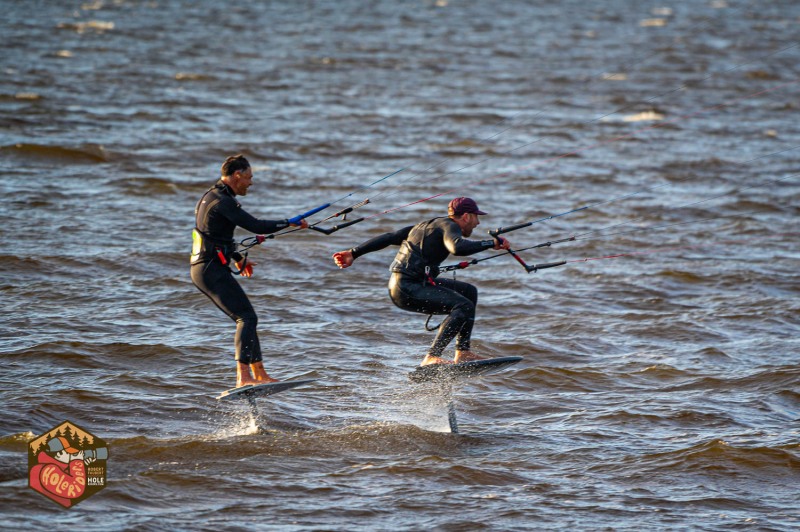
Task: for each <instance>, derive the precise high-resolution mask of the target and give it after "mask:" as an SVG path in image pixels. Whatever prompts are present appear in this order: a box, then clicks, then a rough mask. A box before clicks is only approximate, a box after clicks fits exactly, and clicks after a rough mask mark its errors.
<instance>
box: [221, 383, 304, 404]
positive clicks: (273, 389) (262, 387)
mask: <svg viewBox="0 0 800 532" xmlns="http://www.w3.org/2000/svg"><path fill="white" fill-rule="evenodd" d="M315 380H317V379H296V380H289V381H278V382H269V383H267V384H256V385H254V386H242V387H241V388H231V389H230V390H225V391H224V392H222V393H221V394H220V396H219V397H217V399H218V400H220V401H231V400H236V399H255V398H256V397H266V396H267V395H272V394H275V393H280V392H285V391H286V390H291V389H292V388H297V387H298V386H302V385H304V384H308V383H309V382H314V381H315Z"/></svg>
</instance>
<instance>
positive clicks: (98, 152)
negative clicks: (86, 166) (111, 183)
mask: <svg viewBox="0 0 800 532" xmlns="http://www.w3.org/2000/svg"><path fill="white" fill-rule="evenodd" d="M0 153H3V154H5V155H7V156H9V157H16V158H20V159H24V160H45V161H62V162H63V161H69V162H92V163H105V162H108V161H109V160H110V157H109V154H108V153H107V152H106V150H105V148H103V146H101V145H100V144H82V145H80V146H78V147H72V146H59V145H54V146H47V145H44V144H26V143H21V144H13V145H7V146H2V147H0Z"/></svg>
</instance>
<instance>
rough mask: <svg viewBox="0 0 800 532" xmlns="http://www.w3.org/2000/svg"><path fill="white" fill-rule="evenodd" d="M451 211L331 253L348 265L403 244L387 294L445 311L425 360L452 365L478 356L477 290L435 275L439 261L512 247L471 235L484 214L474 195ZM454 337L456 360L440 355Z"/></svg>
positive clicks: (400, 302)
mask: <svg viewBox="0 0 800 532" xmlns="http://www.w3.org/2000/svg"><path fill="white" fill-rule="evenodd" d="M447 210H448V216H447V217H440V218H434V219H432V220H428V221H426V222H421V223H419V224H417V225H413V226H408V227H405V228H403V229H400V230H399V231H395V232H392V233H385V234H383V235H380V236H377V237H375V238H373V239H371V240H368V241H366V242H364V243H363V244H361V245H359V246H356V247H354V248H352V249H349V250H345V251H339V252H337V253H334V254H333V260H334V262H335V263H336V265H337V266H339V267H340V268H347V267H349V266H350V265H352V264H353V261H354V260H355V259H357V258H358V257H360V256H361V255H364V254H366V253H372V252H373V251H378V250H381V249H384V248H385V247H387V246H390V245H395V246H400V251H398V252H397V256H396V257H395V259H394V262H392V266H391V271H392V276H391V278H390V280H389V297H390V298H391V299H392V302H393V303H394V304H395V305H397V306H398V307H399V308H401V309H403V310H408V311H411V312H420V313H424V314H446V315H447V317H446V318H445V319H444V321H442V323H441V325H439V329H438V332H437V333H436V338H434V340H433V343H432V344H431V347H430V349H429V350H428V353H427V354H426V355H425V358H424V359H423V360H422V363H421V365H422V366H425V365H427V364H448V363H452V362H456V363H458V362H467V361H470V360H479V359H481V358H483V357H480V356H478V355H476V354H475V353H473V352H472V351H470V336H471V334H472V326H473V324H474V322H475V305H476V304H477V303H478V289H477V288H475V287H474V286H472V285H471V284H469V283H465V282H462V281H456V280H450V279H437V276H438V275H439V266H440V265H441V264H442V262H444V260H445V259H446V258H447V257H448V256H449V255H451V254H452V255H457V256H467V255H472V254H474V253H478V252H479V251H483V250H486V249H497V250H500V249H509V248H510V247H511V245H510V243H509V242H508V240H506V239H504V238H502V237H497V238H495V239H492V240H481V241H478V240H467V238H466V237H468V236H470V235H471V234H472V230H473V229H475V228H476V227H477V226H478V225H479V224H480V221H479V220H478V216H479V215H483V214H486V213H485V212H483V211H481V210H480V209H479V208H478V204H477V203H475V200H473V199H471V198H463V197H462V198H455V199H454V200H453V201H451V202H450V205H449V206H448V209H447ZM453 338H455V339H456V353H455V357H454V359H453V361H452V362H451V361H450V360H446V359H444V358H442V354H443V352H444V350H445V348H446V347H447V345H448V344H449V343H450V342H451V341H452V340H453Z"/></svg>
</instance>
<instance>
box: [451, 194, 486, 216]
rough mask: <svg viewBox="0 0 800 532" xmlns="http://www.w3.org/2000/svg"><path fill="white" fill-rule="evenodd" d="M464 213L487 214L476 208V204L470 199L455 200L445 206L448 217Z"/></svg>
mask: <svg viewBox="0 0 800 532" xmlns="http://www.w3.org/2000/svg"><path fill="white" fill-rule="evenodd" d="M466 213H470V214H487V213H485V212H483V211H482V210H480V209H479V208H478V204H477V203H475V200H474V199H472V198H456V199H454V200H453V201H451V202H450V205H448V206H447V214H448V215H450V216H460V215H462V214H466Z"/></svg>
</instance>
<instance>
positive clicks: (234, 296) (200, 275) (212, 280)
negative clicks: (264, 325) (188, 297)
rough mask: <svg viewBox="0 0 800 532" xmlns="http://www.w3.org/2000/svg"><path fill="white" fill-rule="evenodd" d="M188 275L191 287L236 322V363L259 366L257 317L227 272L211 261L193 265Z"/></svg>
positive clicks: (259, 352) (221, 266)
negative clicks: (205, 296) (193, 286)
mask: <svg viewBox="0 0 800 532" xmlns="http://www.w3.org/2000/svg"><path fill="white" fill-rule="evenodd" d="M191 274H192V282H193V283H194V285H195V286H196V287H197V288H198V289H199V290H200V291H201V292H203V293H204V294H205V295H207V296H208V297H209V299H211V301H213V302H214V304H215V305H217V307H219V309H220V310H222V312H224V313H225V314H227V315H228V316H229V317H230V318H231V319H232V320H234V321H235V322H236V336H235V339H234V344H235V346H236V360H237V361H238V362H241V363H242V364H253V363H255V362H261V359H262V357H261V345H260V343H259V341H258V335H257V333H256V327H257V325H258V316H256V311H255V310H254V309H253V305H252V304H250V300H249V299H248V298H247V294H245V293H244V290H242V287H241V286H239V283H238V282H237V281H236V279H234V278H233V274H232V273H231V271H230V270H229V269H228V268H226V267H225V266H223V265H222V264H218V263H217V262H216V261H214V262H211V263H206V264H195V265H194V266H192V270H191Z"/></svg>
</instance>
